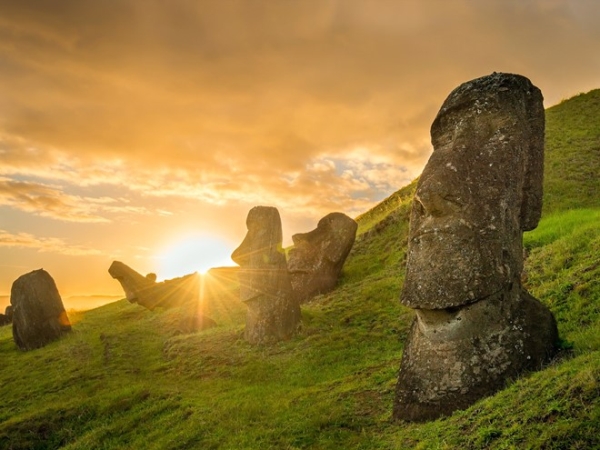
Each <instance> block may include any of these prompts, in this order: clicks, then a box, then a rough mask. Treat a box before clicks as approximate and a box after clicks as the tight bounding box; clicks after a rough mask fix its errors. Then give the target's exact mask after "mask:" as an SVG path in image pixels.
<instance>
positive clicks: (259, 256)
mask: <svg viewBox="0 0 600 450" xmlns="http://www.w3.org/2000/svg"><path fill="white" fill-rule="evenodd" d="M246 226H247V228H248V233H247V234H246V237H245V238H244V240H243V242H242V243H241V244H240V246H239V247H238V248H237V249H235V250H234V252H233V254H232V255H231V259H233V261H235V262H236V263H237V264H239V265H240V267H241V269H240V272H239V280H240V299H241V300H242V301H243V302H245V303H246V305H247V306H248V315H247V317H246V331H245V336H246V340H248V342H250V343H253V344H259V343H266V342H274V341H278V340H281V339H286V338H289V337H290V336H291V335H292V334H293V333H294V332H295V331H296V330H297V328H298V326H299V323H300V306H299V303H298V300H297V298H296V297H295V296H294V295H293V292H292V287H291V283H290V277H289V274H288V271H287V264H286V259H285V254H284V252H283V249H282V246H281V244H282V233H281V219H280V217H279V211H277V209H276V208H273V207H270V206H256V207H254V208H252V209H251V210H250V212H249V213H248V218H247V219H246Z"/></svg>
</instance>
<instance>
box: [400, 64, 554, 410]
mask: <svg viewBox="0 0 600 450" xmlns="http://www.w3.org/2000/svg"><path fill="white" fill-rule="evenodd" d="M542 101H543V98H542V94H541V92H540V90H539V89H538V88H537V87H535V86H533V85H532V84H531V82H530V81H529V80H528V79H527V78H525V77H522V76H519V75H511V74H502V73H494V74H492V75H489V76H486V77H482V78H478V79H476V80H473V81H470V82H467V83H464V84H462V85H461V86H459V87H458V88H457V89H455V90H454V91H453V92H452V93H451V94H450V96H449V97H448V98H447V99H446V101H445V102H444V104H443V105H442V108H441V109H440V111H439V112H438V114H437V117H436V118H435V120H434V122H433V124H432V126H431V139H432V144H433V147H434V151H433V154H432V155H431V157H430V159H429V161H428V163H427V165H426V166H425V169H424V170H423V174H422V175H421V177H420V179H419V182H418V186H417V190H416V193H415V197H414V201H413V206H412V211H411V217H410V231H409V242H408V260H407V270H406V278H405V281H404V286H403V289H402V294H401V301H402V303H403V304H404V305H406V306H409V307H411V308H414V309H415V311H416V318H415V320H414V322H413V324H412V328H411V331H410V333H409V336H408V338H407V341H406V343H405V347H404V353H403V356H402V363H401V366H400V373H399V376H398V384H397V388H396V400H395V403H394V412H393V415H394V417H395V418H396V419H401V420H408V421H425V420H431V419H435V418H437V417H440V416H443V415H447V414H450V413H452V412H453V411H455V410H457V409H464V408H466V407H468V406H469V405H471V404H472V403H474V402H475V401H476V400H478V399H480V398H482V397H484V396H487V395H490V394H492V393H494V392H495V391H497V390H499V389H501V388H502V387H504V386H505V384H506V381H507V380H508V379H510V378H513V377H515V376H517V375H518V374H519V373H522V372H523V371H528V370H536V369H540V367H541V366H542V365H543V364H544V363H545V362H547V361H548V359H549V358H550V357H551V356H552V355H553V353H554V352H555V345H556V341H557V339H558V332H557V328H556V322H555V320H554V317H553V316H552V313H551V312H550V311H549V310H548V309H547V308H546V307H545V306H543V305H542V304H541V303H540V302H539V301H538V300H536V299H535V298H533V297H532V296H531V295H530V294H529V293H528V292H527V291H526V290H525V289H524V288H523V287H522V286H521V281H520V275H521V271H522V269H523V245H522V235H523V231H528V230H532V229H534V228H535V227H536V226H537V224H538V221H539V218H540V215H541V208H542V176H543V159H544V108H543V103H542Z"/></svg>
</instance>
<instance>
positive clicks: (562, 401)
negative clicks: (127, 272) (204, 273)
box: [0, 91, 600, 449]
mask: <svg viewBox="0 0 600 450" xmlns="http://www.w3.org/2000/svg"><path fill="white" fill-rule="evenodd" d="M594 92H595V91H594ZM594 98H595V97H594ZM576 99H579V97H576ZM577 101H578V102H579V101H580V100H577ZM569 102H571V101H567V102H564V103H563V104H561V105H558V106H557V107H555V108H556V109H555V111H558V113H560V114H562V115H563V116H565V117H567V118H568V117H570V116H569V115H568V114H567V113H565V112H564V111H561V110H560V108H566V107H567V106H569V107H571V106H570V103H569ZM581 109H586V105H579V107H578V108H575V109H574V111H579V110H581ZM558 113H556V114H558ZM573 114H575V113H573ZM565 120H567V119H565ZM573 120H575V119H573ZM553 126H555V125H553V122H552V120H549V122H548V127H549V135H550V136H551V135H552V132H553V131H552V129H553V128H552V127H553ZM556 148H558V147H556ZM556 151H559V152H560V151H562V150H560V149H559V150H556ZM555 156H556V155H555ZM555 156H553V157H555ZM588 157H591V156H589V154H588ZM549 159H550V164H547V165H546V175H547V176H546V180H547V181H546V182H547V183H550V185H551V186H550V188H548V186H547V188H546V195H547V196H551V197H552V196H554V197H553V198H554V200H552V201H550V204H551V206H550V207H548V208H545V209H544V217H543V219H542V221H541V222H540V225H539V227H538V228H537V229H536V230H534V231H532V232H529V233H526V235H525V238H524V244H525V248H526V250H527V253H528V258H527V260H526V264H525V272H524V279H525V284H526V286H527V287H528V289H529V290H530V291H531V292H532V294H534V295H535V296H536V297H537V298H539V299H540V300H541V301H542V302H543V303H545V304H546V305H548V306H549V307H550V309H551V310H552V311H553V313H554V314H555V316H556V319H557V322H558V326H559V331H560V333H561V337H562V340H563V341H562V342H563V347H564V348H565V350H564V351H563V352H561V354H560V355H559V357H558V358H556V359H555V360H554V361H552V362H551V363H550V364H549V365H548V367H546V368H545V369H544V370H542V371H540V372H537V373H532V374H525V375H523V376H522V377H520V378H519V379H516V380H511V381H510V382H508V383H507V387H506V389H504V390H502V391H500V392H498V393H497V394H496V395H494V396H491V397H489V398H487V399H484V400H482V401H480V402H478V403H476V404H475V405H473V406H472V407H471V408H469V409H468V410H465V411H460V412H457V413H455V414H454V415H452V416H451V417H448V418H445V419H441V420H437V421H434V422H430V423H426V424H398V423H394V422H392V420H391V411H392V402H393V397H394V388H395V383H396V376H397V371H398V368H399V365H400V358H401V355H402V346H403V343H404V340H405V339H406V335H407V332H408V328H409V326H410V323H411V321H412V318H413V314H414V313H413V311H412V310H410V309H407V308H404V307H402V306H401V305H400V303H399V301H398V297H399V293H400V289H401V285H402V281H403V277H404V265H405V258H406V239H407V233H408V212H409V208H410V197H411V196H412V193H413V192H414V186H415V185H414V183H412V184H411V185H409V186H407V187H406V188H404V189H403V190H401V191H399V192H398V193H396V194H393V195H392V196H390V197H389V198H388V199H386V200H385V201H384V202H383V203H382V204H381V205H379V206H378V207H376V208H374V209H373V210H371V211H369V212H367V213H365V214H363V215H362V216H360V217H359V218H358V222H359V237H358V238H357V241H356V244H355V246H354V248H353V250H352V252H351V254H350V256H349V258H348V261H347V263H346V266H345V268H344V273H343V277H342V279H341V282H340V284H339V287H338V288H337V289H336V290H335V291H334V292H332V293H330V294H327V295H323V296H319V297H317V298H316V299H315V300H314V301H313V302H311V303H310V304H308V305H303V311H302V315H303V328H302V330H301V333H300V334H299V335H298V336H296V337H294V338H293V339H291V340H289V341H286V342H282V343H278V344H276V345H271V346H263V347H252V346H250V345H248V344H247V343H246V342H245V341H244V339H243V328H244V320H245V309H244V308H245V307H244V305H243V304H241V302H239V300H238V296H237V286H236V283H235V282H233V281H231V280H229V281H228V280H224V279H222V278H218V279H217V278H213V279H212V281H210V282H207V286H206V293H207V294H206V298H205V301H204V309H205V312H206V314H207V315H209V316H210V317H212V318H213V319H215V320H216V321H217V323H218V326H217V327H216V328H212V329H209V330H205V331H202V332H196V333H191V334H189V333H188V334H186V333H185V332H183V331H184V329H185V327H184V326H183V325H182V311H179V310H176V309H175V310H168V311H162V310H155V311H147V310H145V309H144V308H141V307H139V306H137V305H132V304H129V303H127V302H126V301H124V300H122V301H119V302H116V303H113V304H110V305H107V306H104V307H101V308H98V309H95V310H92V311H88V312H85V313H71V319H72V321H73V332H72V333H71V334H70V335H69V336H66V337H65V338H63V339H61V340H59V341H57V342H54V343H52V344H50V345H48V346H47V347H45V348H43V349H38V350H34V351H31V352H21V351H19V350H18V349H17V348H16V346H15V345H14V343H13V341H12V336H11V329H10V327H8V326H5V327H2V328H0V399H1V402H0V448H2V449H52V448H66V449H90V448H93V449H113V448H124V449H139V448H144V449H188V448H202V449H246V448H248V449H269V448H273V449H304V448H314V449H340V448H348V449H350V448H352V449H355V448H356V449H395V448H407V449H410V448H418V449H455V448H461V449H482V448H490V449H511V448H514V449H521V448H525V449H527V448H531V449H587V448H600V434H599V433H598V428H599V426H600V227H598V223H599V219H600V208H599V207H598V205H597V194H596V193H595V192H593V193H591V194H590V193H588V190H587V189H588V187H589V186H592V184H593V183H597V181H595V180H591V181H590V183H591V184H589V186H588V185H586V186H588V187H586V188H585V189H583V190H579V191H577V192H576V193H573V191H568V192H567V193H564V194H563V193H560V196H556V194H554V193H553V192H554V191H553V189H555V188H554V187H552V183H555V182H556V180H558V181H557V182H560V183H562V181H561V180H562V178H560V177H562V176H564V177H570V176H571V174H574V173H578V172H580V168H581V164H580V163H579V162H577V161H574V160H573V161H572V160H570V159H567V160H565V161H564V162H563V163H564V164H565V166H564V167H562V166H561V168H560V170H561V173H562V175H560V176H557V175H556V174H555V173H554V172H552V171H553V170H554V169H553V164H552V163H551V162H552V157H551V158H549ZM569 164H571V166H569ZM553 180H554V181H553ZM588 181H589V180H588ZM560 183H559V184H560ZM571 195H574V196H575V197H573V198H571V199H569V196H571ZM559 200H560V201H559ZM567 200H568V201H567Z"/></svg>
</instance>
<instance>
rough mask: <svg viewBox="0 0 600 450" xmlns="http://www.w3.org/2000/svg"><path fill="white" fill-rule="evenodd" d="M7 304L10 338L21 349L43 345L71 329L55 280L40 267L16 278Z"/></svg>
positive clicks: (30, 348) (31, 348)
mask: <svg viewBox="0 0 600 450" xmlns="http://www.w3.org/2000/svg"><path fill="white" fill-rule="evenodd" d="M10 303H11V305H12V323H13V329H12V331H13V338H14V340H15V343H16V344H17V346H18V347H19V348H20V349H21V350H33V349H36V348H40V347H43V346H45V345H46V344H49V343H50V342H52V341H54V340H56V339H58V338H59V337H60V336H62V335H63V334H65V333H67V332H69V331H71V323H70V322H69V318H68V317H67V313H66V311H65V307H64V306H63V303H62V299H61V298H60V294H59V293H58V289H57V287H56V283H55V282H54V280H53V279H52V277H51V276H50V274H49V273H48V272H46V271H45V270H43V269H39V270H34V271H33V272H29V273H27V274H25V275H22V276H20V277H19V278H17V280H16V281H15V282H14V283H13V285H12V288H11V290H10Z"/></svg>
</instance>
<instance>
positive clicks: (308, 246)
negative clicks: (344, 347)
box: [288, 212, 358, 303]
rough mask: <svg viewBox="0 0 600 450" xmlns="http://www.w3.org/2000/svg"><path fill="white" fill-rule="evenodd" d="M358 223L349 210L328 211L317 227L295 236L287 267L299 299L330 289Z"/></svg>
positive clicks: (306, 299) (306, 298)
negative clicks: (349, 213) (329, 212)
mask: <svg viewBox="0 0 600 450" xmlns="http://www.w3.org/2000/svg"><path fill="white" fill-rule="evenodd" d="M357 228H358V224H357V223H356V221H355V220H354V219H351V218H350V217H348V216H347V215H346V214H342V213H339V212H334V213H331V214H328V215H326V216H325V217H323V218H322V219H321V220H319V223H318V224H317V228H316V229H314V230H312V231H310V232H308V233H298V234H295V235H293V236H292V240H293V241H294V247H293V248H292V249H291V250H290V253H289V261H288V270H289V271H290V276H291V280H292V289H293V290H294V293H295V294H296V295H297V297H298V300H299V301H300V303H303V302H306V301H308V300H310V299H311V298H313V297H314V296H315V295H318V294H324V293H326V292H329V291H331V290H332V289H333V288H334V287H335V285H336V284H337V281H338V278H339V276H340V273H341V272H342V267H343V266H344V262H345V261H346V258H347V257H348V254H349V253H350V250H351V249H352V245H354V240H355V239H356V229H357Z"/></svg>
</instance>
